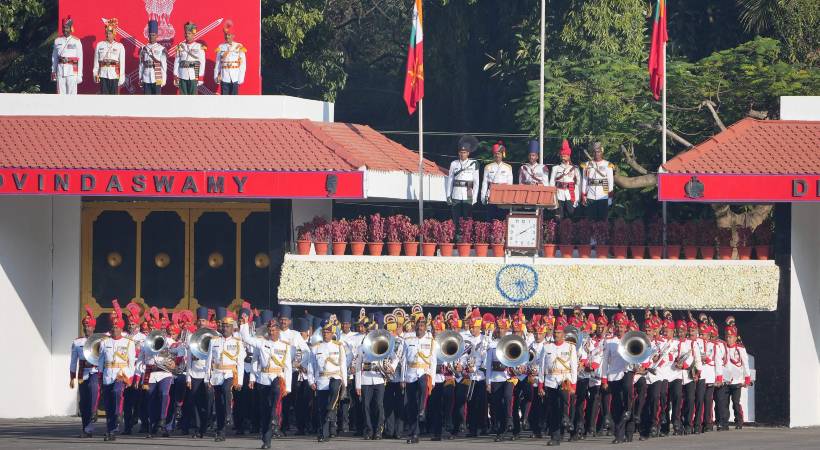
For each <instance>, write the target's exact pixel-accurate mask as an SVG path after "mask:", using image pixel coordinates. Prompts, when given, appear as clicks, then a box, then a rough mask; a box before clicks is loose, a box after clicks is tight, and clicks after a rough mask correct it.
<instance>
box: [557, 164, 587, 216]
mask: <svg viewBox="0 0 820 450" xmlns="http://www.w3.org/2000/svg"><path fill="white" fill-rule="evenodd" d="M549 185H550V186H555V199H556V200H558V201H562V202H571V203H572V205H573V206H578V201H579V200H580V192H581V171H580V170H579V169H578V167H577V166H575V165H574V164H558V165H555V166H552V173H551V175H550V182H549Z"/></svg>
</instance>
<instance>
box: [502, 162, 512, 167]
mask: <svg viewBox="0 0 820 450" xmlns="http://www.w3.org/2000/svg"><path fill="white" fill-rule="evenodd" d="M501 164H502V165H505V166H507V167H509V168H510V169H512V166H511V165H509V164H507V163H505V162H503V161H502V162H501Z"/></svg>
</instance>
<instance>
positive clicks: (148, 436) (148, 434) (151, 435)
mask: <svg viewBox="0 0 820 450" xmlns="http://www.w3.org/2000/svg"><path fill="white" fill-rule="evenodd" d="M153 438H154V435H153V434H151V433H146V434H145V439H153Z"/></svg>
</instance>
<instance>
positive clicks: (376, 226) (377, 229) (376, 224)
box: [367, 213, 385, 242]
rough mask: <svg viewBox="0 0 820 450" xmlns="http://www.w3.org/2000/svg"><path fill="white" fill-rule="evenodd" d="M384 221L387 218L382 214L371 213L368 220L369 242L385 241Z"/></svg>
mask: <svg viewBox="0 0 820 450" xmlns="http://www.w3.org/2000/svg"><path fill="white" fill-rule="evenodd" d="M384 222H385V219H384V217H382V215H381V214H379V213H376V214H371V215H370V218H369V219H368V221H367V239H369V240H368V242H383V241H384V234H385V233H384Z"/></svg>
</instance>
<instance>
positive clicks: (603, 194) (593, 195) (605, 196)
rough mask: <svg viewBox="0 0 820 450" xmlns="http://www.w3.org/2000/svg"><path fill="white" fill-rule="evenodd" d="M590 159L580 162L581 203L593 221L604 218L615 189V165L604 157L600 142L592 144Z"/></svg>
mask: <svg viewBox="0 0 820 450" xmlns="http://www.w3.org/2000/svg"><path fill="white" fill-rule="evenodd" d="M592 153H593V156H592V161H589V162H586V163H581V170H582V171H583V178H582V179H581V203H583V205H584V206H586V207H587V215H588V216H589V218H590V219H592V220H595V221H601V220H606V218H607V215H608V213H609V206H611V205H612V197H613V196H614V194H615V193H614V192H613V189H615V180H614V172H613V171H614V170H615V166H614V165H613V164H612V163H610V162H609V161H607V160H605V159H604V148H603V147H602V146H601V143H600V142H596V143H594V144H592Z"/></svg>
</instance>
